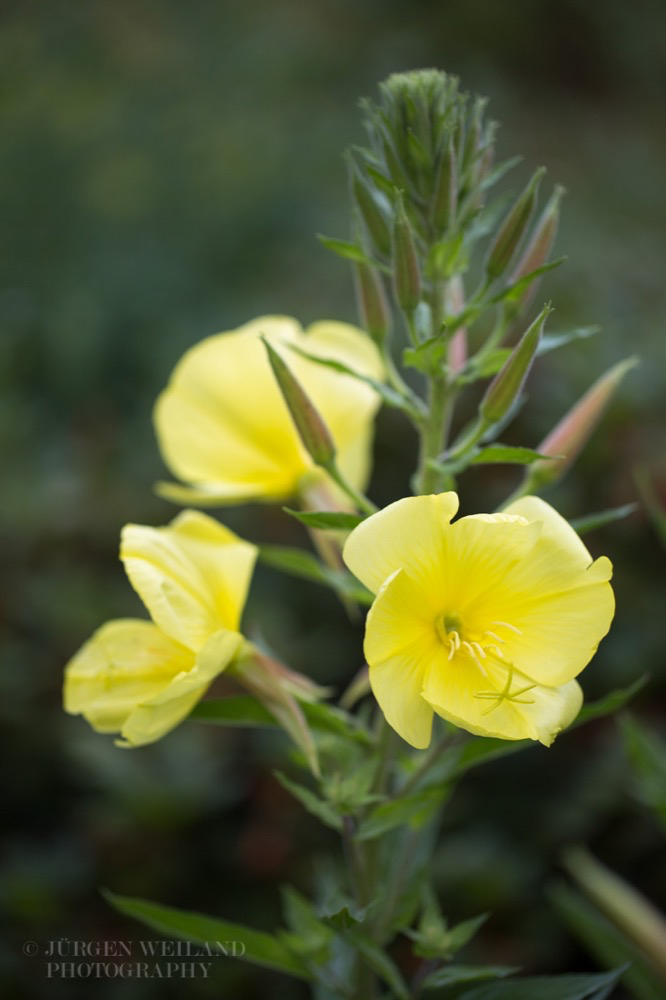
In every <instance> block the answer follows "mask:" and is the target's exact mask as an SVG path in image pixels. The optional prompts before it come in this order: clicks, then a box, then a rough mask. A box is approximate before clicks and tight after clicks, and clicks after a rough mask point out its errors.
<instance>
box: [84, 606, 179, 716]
mask: <svg viewBox="0 0 666 1000" xmlns="http://www.w3.org/2000/svg"><path fill="white" fill-rule="evenodd" d="M193 666H194V656H193V654H192V652H191V651H190V650H189V649H186V648H185V647H184V646H181V645H180V644H179V643H177V642H173V640H172V639H170V638H169V637H168V636H166V635H164V633H163V632H161V631H160V629H158V628H157V627H156V626H155V625H153V624H152V622H145V621H136V620H134V619H119V620H116V621H111V622H107V624H106V625H103V626H102V628H100V629H98V630H97V632H95V634H94V635H93V636H92V638H91V639H89V640H88V642H86V643H85V645H84V646H83V647H82V648H81V649H80V650H79V652H78V653H77V654H76V656H74V657H73V658H72V659H71V660H70V662H69V663H68V664H67V667H66V668H65V690H64V702H65V711H66V712H69V713H71V714H72V715H83V716H84V717H85V718H86V719H87V720H88V722H89V723H90V725H91V726H92V727H93V728H94V729H96V730H97V731H98V732H100V733H113V732H118V731H119V730H120V729H122V727H123V725H124V724H125V722H126V720H127V718H128V716H129V715H130V714H131V713H132V712H133V711H134V709H135V708H136V706H137V705H139V704H141V703H142V702H144V701H146V700H149V699H150V698H152V697H154V696H155V695H157V694H159V693H160V692H161V691H163V690H164V688H165V687H167V686H168V685H169V684H170V683H171V681H172V680H173V678H174V677H177V676H178V675H180V674H182V673H183V672H187V671H189V670H191V668H192V667H193Z"/></svg>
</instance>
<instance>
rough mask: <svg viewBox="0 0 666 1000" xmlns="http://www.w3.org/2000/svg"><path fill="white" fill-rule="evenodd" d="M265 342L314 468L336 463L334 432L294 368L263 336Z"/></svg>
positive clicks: (292, 416) (281, 389)
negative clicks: (289, 365)
mask: <svg viewBox="0 0 666 1000" xmlns="http://www.w3.org/2000/svg"><path fill="white" fill-rule="evenodd" d="M262 340H263V342H264V347H265V348H266V351H267V352H268V360H269V362H270V365H271V368H272V370H273V374H274V376H275V380H276V382H277V384H278V386H279V388H280V392H281V393H282V397H283V399H284V401H285V403H286V404H287V407H288V408H289V413H290V414H291V419H292V420H293V421H294V426H295V427H296V430H297V431H298V434H299V437H300V439H301V441H302V442H303V445H304V447H305V449H306V451H307V452H308V454H309V455H310V457H311V458H312V460H313V462H314V463H315V465H320V466H322V467H323V468H327V467H328V466H330V465H331V464H332V463H333V462H334V460H335V445H334V443H333V438H332V437H331V432H330V431H329V429H328V427H327V426H326V424H325V423H324V419H323V417H322V416H321V415H320V413H319V411H318V410H317V409H316V407H315V406H314V404H313V403H312V402H311V400H310V397H309V396H308V395H307V393H306V392H305V390H304V389H303V387H302V385H301V383H300V382H299V381H298V379H297V378H296V377H295V375H293V374H292V372H291V369H290V368H289V367H288V365H287V364H286V363H285V362H284V361H283V360H282V358H281V357H280V355H279V354H278V352H277V351H276V350H275V348H274V347H271V345H270V344H269V343H268V341H267V340H266V338H265V337H262Z"/></svg>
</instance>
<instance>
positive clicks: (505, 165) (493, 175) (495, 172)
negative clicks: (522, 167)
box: [481, 156, 523, 190]
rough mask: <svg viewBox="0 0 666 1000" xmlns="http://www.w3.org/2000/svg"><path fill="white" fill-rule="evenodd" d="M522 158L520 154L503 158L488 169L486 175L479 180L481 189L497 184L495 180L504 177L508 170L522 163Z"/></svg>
mask: <svg viewBox="0 0 666 1000" xmlns="http://www.w3.org/2000/svg"><path fill="white" fill-rule="evenodd" d="M522 160H523V158H522V156H512V157H511V159H510V160H503V161H502V163H498V164H497V166H496V167H494V168H493V169H492V170H491V171H490V173H489V174H488V176H487V177H484V179H483V181H482V182H481V189H482V190H487V189H488V188H490V187H492V186H493V184H497V182H498V181H499V180H500V179H501V178H502V177H504V175H505V174H506V173H507V172H508V171H509V170H513V168H514V167H515V166H517V165H518V164H519V163H522Z"/></svg>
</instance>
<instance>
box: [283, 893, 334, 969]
mask: <svg viewBox="0 0 666 1000" xmlns="http://www.w3.org/2000/svg"><path fill="white" fill-rule="evenodd" d="M281 891H282V908H283V911H284V917H285V920H286V922H287V924H288V926H289V927H290V928H291V930H292V931H293V932H294V934H293V935H291V936H290V938H289V940H290V946H291V948H292V949H293V950H295V951H297V952H299V953H302V954H303V955H304V956H305V955H308V956H310V957H313V958H314V957H315V956H316V957H317V958H318V960H319V961H320V962H321V963H324V962H326V961H327V960H328V957H329V950H330V943H331V941H332V939H333V937H334V933H333V931H332V930H331V929H330V928H329V927H327V926H326V924H325V923H324V922H323V921H322V920H321V919H320V918H319V917H318V916H317V914H316V912H315V910H314V907H313V905H312V903H311V902H310V900H308V899H306V898H305V896H303V895H302V894H301V893H300V892H298V891H297V890H296V889H294V888H293V886H290V885H286V886H283V887H282V890H281ZM292 938H293V940H292Z"/></svg>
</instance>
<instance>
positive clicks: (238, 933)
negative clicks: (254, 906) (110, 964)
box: [102, 890, 308, 979]
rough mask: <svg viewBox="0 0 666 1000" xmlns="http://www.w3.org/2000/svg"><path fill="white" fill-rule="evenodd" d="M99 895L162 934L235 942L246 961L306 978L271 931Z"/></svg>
mask: <svg viewBox="0 0 666 1000" xmlns="http://www.w3.org/2000/svg"><path fill="white" fill-rule="evenodd" d="M102 895H103V896H104V898H105V899H106V900H107V902H109V903H110V904H111V906H113V907H114V908H115V909H116V910H118V911H119V912H120V913H124V914H125V915H126V916H128V917H134V918H135V919H136V920H139V921H141V923H143V924H146V925H147V926H148V927H151V928H153V930H156V931H158V932H159V933H161V934H167V935H169V936H170V937H173V936H176V937H179V938H183V939H184V940H186V941H195V942H198V943H200V944H202V945H208V946H210V947H213V946H215V945H217V944H218V943H219V944H220V945H222V946H231V944H232V943H234V942H235V943H236V944H237V945H238V957H239V958H243V959H245V961H248V962H254V963H255V964H256V965H263V966H265V967H266V968H268V969H273V970H275V971H277V972H285V973H287V974H288V975H290V976H296V977H298V978H299V979H307V978H308V974H307V972H306V969H305V967H304V966H303V964H302V963H301V962H300V960H299V959H298V958H296V956H294V955H292V954H291V953H290V952H289V951H287V949H286V948H285V947H284V946H283V945H282V944H281V943H280V942H279V941H278V940H276V939H275V938H274V937H273V936H272V935H271V934H266V933H264V932H263V931H256V930H253V929H252V928H251V927H245V926H243V925H241V924H236V923H231V922H230V921H228V920H218V919H216V918H215V917H207V916H205V915H204V914H202V913H191V912H189V911H187V910H177V909H175V908H174V907H171V906H160V905H159V904H158V903H151V902H149V901H148V900H144V899H131V898H129V897H127V896H118V895H116V894H115V893H113V892H109V891H108V890H103V891H102Z"/></svg>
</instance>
